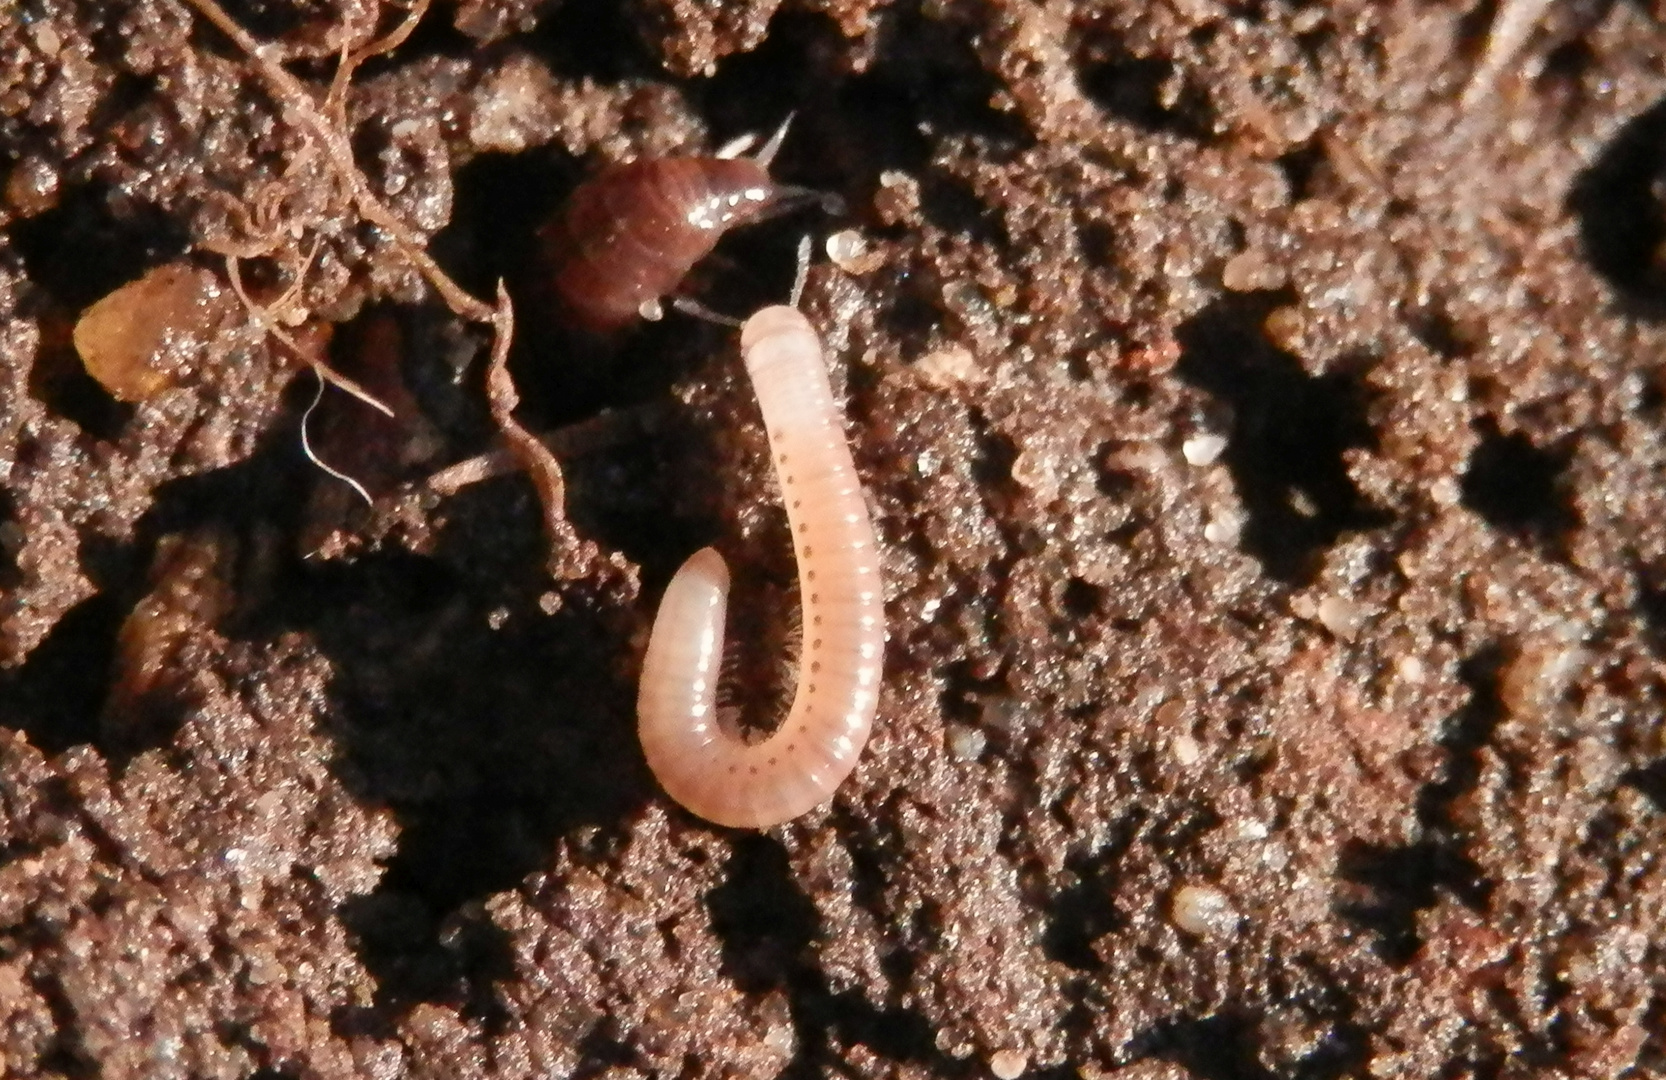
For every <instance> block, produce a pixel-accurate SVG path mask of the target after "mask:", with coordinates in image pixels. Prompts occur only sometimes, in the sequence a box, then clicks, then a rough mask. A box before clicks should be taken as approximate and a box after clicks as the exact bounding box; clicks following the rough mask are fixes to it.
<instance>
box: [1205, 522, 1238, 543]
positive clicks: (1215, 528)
mask: <svg viewBox="0 0 1666 1080" xmlns="http://www.w3.org/2000/svg"><path fill="white" fill-rule="evenodd" d="M1242 533H1243V526H1242V524H1241V523H1240V522H1239V521H1238V520H1237V519H1236V518H1234V517H1227V516H1224V515H1223V516H1220V517H1210V519H1209V521H1208V523H1207V524H1205V525H1204V526H1203V538H1204V539H1205V540H1207V541H1209V542H1210V543H1211V544H1220V545H1221V546H1222V547H1235V546H1237V543H1238V537H1239V536H1240V535H1242Z"/></svg>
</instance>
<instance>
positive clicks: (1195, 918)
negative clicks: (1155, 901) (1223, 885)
mask: <svg viewBox="0 0 1666 1080" xmlns="http://www.w3.org/2000/svg"><path fill="white" fill-rule="evenodd" d="M1169 918H1170V919H1172V920H1173V921H1174V925H1175V926H1178V927H1179V928H1180V929H1182V930H1184V931H1186V933H1188V934H1194V935H1196V936H1198V937H1224V936H1226V935H1228V934H1231V933H1232V932H1233V931H1234V930H1236V929H1237V928H1238V920H1239V915H1238V911H1237V909H1236V908H1234V907H1233V906H1232V901H1231V900H1230V899H1228V898H1227V895H1226V894H1225V893H1223V892H1221V891H1220V890H1219V889H1217V888H1215V887H1213V886H1211V885H1183V886H1181V887H1180V888H1178V889H1176V890H1175V892H1174V900H1173V901H1172V902H1171V903H1170V905H1169Z"/></svg>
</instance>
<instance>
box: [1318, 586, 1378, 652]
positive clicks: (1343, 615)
mask: <svg viewBox="0 0 1666 1080" xmlns="http://www.w3.org/2000/svg"><path fill="white" fill-rule="evenodd" d="M1316 613H1317V614H1318V616H1319V622H1320V623H1321V624H1322V625H1323V626H1324V628H1325V629H1326V630H1329V631H1330V632H1331V633H1332V634H1335V635H1336V636H1337V637H1338V638H1341V639H1342V640H1343V641H1352V640H1354V638H1356V637H1358V636H1359V630H1360V627H1361V626H1363V625H1365V616H1366V611H1365V608H1363V607H1362V606H1360V605H1359V604H1356V603H1354V602H1353V601H1352V600H1347V599H1344V598H1343V597H1340V596H1327V597H1325V598H1324V599H1322V600H1320V601H1319V607H1318V610H1317V612H1316Z"/></svg>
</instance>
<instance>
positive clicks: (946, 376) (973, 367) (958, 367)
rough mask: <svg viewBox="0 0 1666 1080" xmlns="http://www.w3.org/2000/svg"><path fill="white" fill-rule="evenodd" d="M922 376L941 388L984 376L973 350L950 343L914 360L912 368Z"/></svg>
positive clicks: (973, 380)
mask: <svg viewBox="0 0 1666 1080" xmlns="http://www.w3.org/2000/svg"><path fill="white" fill-rule="evenodd" d="M911 370H913V371H914V372H915V373H916V374H918V375H919V376H920V378H922V379H924V380H925V381H926V382H927V383H929V384H931V385H932V386H935V387H937V388H938V389H941V390H947V389H948V388H950V387H952V386H958V385H960V384H961V383H965V382H975V381H977V380H978V379H981V378H982V377H983V372H981V371H980V370H979V369H978V361H977V358H976V357H975V356H973V355H972V350H971V349H968V348H966V347H965V346H964V345H950V346H948V347H947V348H943V349H937V350H936V351H934V352H929V353H926V354H925V355H924V356H922V357H920V358H919V359H918V360H916V361H914V364H913V367H912V369H911Z"/></svg>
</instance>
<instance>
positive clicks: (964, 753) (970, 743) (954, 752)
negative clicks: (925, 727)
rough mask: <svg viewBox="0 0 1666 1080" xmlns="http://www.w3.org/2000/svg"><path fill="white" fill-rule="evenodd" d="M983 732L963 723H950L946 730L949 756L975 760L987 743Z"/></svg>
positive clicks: (961, 759)
mask: <svg viewBox="0 0 1666 1080" xmlns="http://www.w3.org/2000/svg"><path fill="white" fill-rule="evenodd" d="M988 741H989V740H988V739H987V738H986V737H985V735H984V733H983V732H981V731H979V730H978V729H977V728H975V727H968V726H967V725H965V724H951V725H950V726H949V731H948V744H949V756H950V757H953V758H954V759H955V760H956V761H976V760H977V759H978V757H979V756H980V755H981V754H982V753H983V748H984V746H985V745H986V744H987V743H988Z"/></svg>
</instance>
